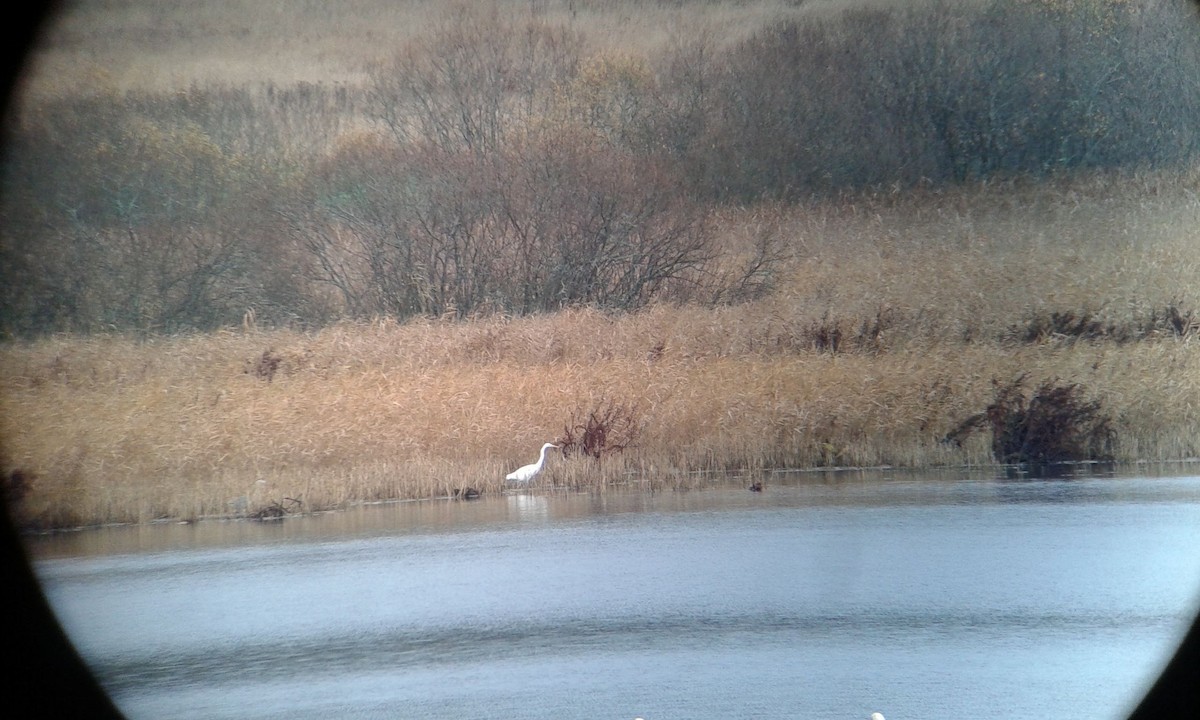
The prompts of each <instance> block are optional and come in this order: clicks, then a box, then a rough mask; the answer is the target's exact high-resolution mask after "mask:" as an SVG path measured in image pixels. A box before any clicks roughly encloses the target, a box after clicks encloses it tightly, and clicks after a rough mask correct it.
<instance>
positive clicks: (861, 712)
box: [31, 473, 1200, 720]
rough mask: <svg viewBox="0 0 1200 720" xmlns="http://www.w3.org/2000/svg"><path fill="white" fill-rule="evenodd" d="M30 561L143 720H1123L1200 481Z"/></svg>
mask: <svg viewBox="0 0 1200 720" xmlns="http://www.w3.org/2000/svg"><path fill="white" fill-rule="evenodd" d="M31 543H32V544H31V550H32V551H33V552H34V554H35V557H37V558H38V560H37V562H36V568H37V570H38V572H39V574H40V576H41V578H42V579H43V582H44V585H45V588H46V591H47V594H48V596H49V597H50V600H51V604H52V605H53V607H54V608H55V609H56V611H57V613H58V614H59V617H60V619H61V620H62V622H63V624H64V626H65V627H66V629H67V631H68V633H69V634H70V635H71V637H72V638H73V639H74V641H75V642H76V644H77V646H78V648H79V650H80V652H81V654H82V655H83V656H84V658H85V660H86V661H87V662H88V663H89V665H90V666H91V667H92V669H93V670H94V672H95V673H96V674H97V676H98V677H99V679H100V680H101V682H102V684H103V685H104V686H105V687H106V688H107V689H108V690H109V691H110V693H111V694H112V695H113V697H114V698H115V700H116V702H117V704H118V706H119V707H120V708H121V709H122V711H123V712H125V713H126V714H127V715H128V716H129V717H131V718H162V717H173V718H341V717H349V718H409V717H411V718H431V717H444V718H549V717H553V718H625V719H627V720H628V719H631V718H633V717H635V716H640V717H644V718H646V719H647V720H660V719H665V718H730V717H736V718H866V717H867V716H868V715H869V714H870V713H871V712H872V711H875V710H878V711H881V712H883V713H884V714H885V715H886V716H887V717H888V719H889V720H898V719H900V720H902V719H904V718H957V717H988V718H1039V719H1040V718H1049V717H1077V716H1080V715H1081V714H1082V715H1085V716H1087V717H1097V718H1106V717H1111V718H1117V717H1123V716H1124V715H1125V714H1127V713H1128V712H1129V710H1130V709H1131V706H1132V704H1133V703H1135V702H1136V701H1137V699H1138V698H1140V696H1141V694H1142V693H1143V692H1144V691H1145V689H1146V688H1147V686H1148V683H1150V682H1151V681H1152V680H1153V679H1154V677H1155V676H1156V675H1157V673H1158V672H1159V671H1160V669H1161V667H1162V666H1163V664H1164V663H1165V662H1166V660H1167V659H1168V658H1169V656H1170V654H1171V653H1172V652H1173V650H1174V649H1175V646H1176V644H1177V643H1178V642H1179V640H1180V639H1181V638H1182V635H1183V633H1184V631H1185V630H1186V626H1187V624H1188V623H1189V622H1190V620H1191V618H1192V617H1194V615H1195V613H1196V612H1197V608H1198V606H1200V477H1108V478H1085V479H1072V480H1058V481H1032V480H1005V479H994V478H973V479H963V478H961V477H959V478H955V477H948V476H912V475H905V476H896V475H886V474H863V473H856V474H843V475H812V474H803V475H795V476H784V475H776V476H773V477H771V478H770V479H769V481H768V486H767V488H766V491H765V492H763V493H761V494H760V493H751V492H748V491H747V490H745V489H744V487H742V486H741V485H740V484H733V485H731V486H724V487H719V488H712V489H706V490H694V491H689V492H670V491H668V492H665V493H659V494H653V495H651V494H644V493H633V492H630V493H623V492H619V491H609V492H606V493H603V494H565V493H550V494H510V495H505V496H496V497H488V498H484V499H481V500H478V501H474V502H425V503H403V504H395V505H385V506H373V507H365V508H360V509H356V510H353V511H348V512H343V513H334V514H327V515H320V516H315V517H308V518H296V519H290V520H286V521H283V522H277V523H255V522H219V521H213V522H205V523H199V524H195V525H167V526H151V527H140V528H111V529H105V530H98V531H88V532H83V533H74V534H67V535H59V536H54V537H45V538H34V539H33V540H32V541H31Z"/></svg>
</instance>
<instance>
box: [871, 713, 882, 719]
mask: <svg viewBox="0 0 1200 720" xmlns="http://www.w3.org/2000/svg"><path fill="white" fill-rule="evenodd" d="M871 720H883V713H879V712H873V713H871Z"/></svg>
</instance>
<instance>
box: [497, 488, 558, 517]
mask: <svg viewBox="0 0 1200 720" xmlns="http://www.w3.org/2000/svg"><path fill="white" fill-rule="evenodd" d="M506 499H507V501H508V508H509V510H510V515H509V517H511V518H513V519H514V520H517V521H519V522H523V523H533V522H539V521H545V520H546V519H547V518H549V517H550V500H549V499H548V498H547V497H546V496H545V495H530V494H528V493H517V494H513V495H508V496H506Z"/></svg>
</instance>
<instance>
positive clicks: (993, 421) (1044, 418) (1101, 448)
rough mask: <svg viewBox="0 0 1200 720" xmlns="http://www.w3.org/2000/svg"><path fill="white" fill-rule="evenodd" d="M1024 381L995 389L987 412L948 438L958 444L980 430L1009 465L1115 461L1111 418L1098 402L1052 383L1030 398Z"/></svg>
mask: <svg viewBox="0 0 1200 720" xmlns="http://www.w3.org/2000/svg"><path fill="white" fill-rule="evenodd" d="M1025 377H1026V376H1025V375H1021V376H1020V377H1018V378H1017V379H1016V380H1013V381H1012V382H1010V383H1008V384H1004V385H1001V384H999V383H996V384H995V389H996V394H995V398H994V399H993V400H992V402H991V404H989V405H988V406H987V409H986V410H984V412H982V413H979V414H977V415H974V416H972V417H970V418H968V419H966V420H965V421H963V422H962V423H961V424H960V425H959V426H958V427H957V428H955V430H953V431H952V432H951V433H950V434H949V435H947V437H946V440H947V441H950V442H953V443H955V444H961V443H962V441H963V440H964V439H965V438H966V437H967V436H968V435H970V434H971V433H972V432H974V431H975V430H977V429H979V428H981V427H988V428H989V429H990V430H991V431H992V454H993V456H994V457H995V459H996V461H997V462H1000V463H1005V464H1010V463H1011V464H1029V465H1034V466H1038V465H1047V464H1052V463H1062V462H1076V461H1081V460H1102V461H1104V460H1111V459H1112V458H1113V443H1114V442H1115V439H1116V438H1115V433H1114V431H1113V423H1112V418H1111V417H1109V415H1108V414H1107V413H1106V412H1105V411H1104V408H1103V406H1102V405H1101V404H1100V402H1099V401H1096V400H1086V399H1085V398H1084V396H1083V391H1082V389H1081V388H1080V386H1079V385H1078V384H1075V383H1067V384H1063V383H1060V382H1059V381H1056V380H1047V381H1045V382H1043V383H1042V384H1041V385H1039V386H1038V387H1037V389H1036V390H1035V391H1034V392H1033V394H1032V395H1031V396H1029V397H1027V396H1026V392H1025V388H1024V384H1025Z"/></svg>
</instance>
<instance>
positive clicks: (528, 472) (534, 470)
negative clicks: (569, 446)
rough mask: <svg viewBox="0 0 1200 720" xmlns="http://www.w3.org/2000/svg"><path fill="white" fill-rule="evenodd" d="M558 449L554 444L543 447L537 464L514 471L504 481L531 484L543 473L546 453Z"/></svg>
mask: <svg viewBox="0 0 1200 720" xmlns="http://www.w3.org/2000/svg"><path fill="white" fill-rule="evenodd" d="M556 447H558V446H557V445H555V444H554V443H546V444H545V445H543V446H542V454H541V456H540V457H538V461H537V462H535V463H534V464H532V465H526V466H524V467H519V468H517V469H516V470H513V471H512V472H510V473H509V474H507V475H505V476H504V479H505V480H510V481H512V482H519V483H525V482H529V481H530V480H532V479H533V478H534V477H536V476H537V474H538V473H540V472H541V471H542V466H543V465H545V464H546V451H547V450H549V449H550V448H556Z"/></svg>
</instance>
